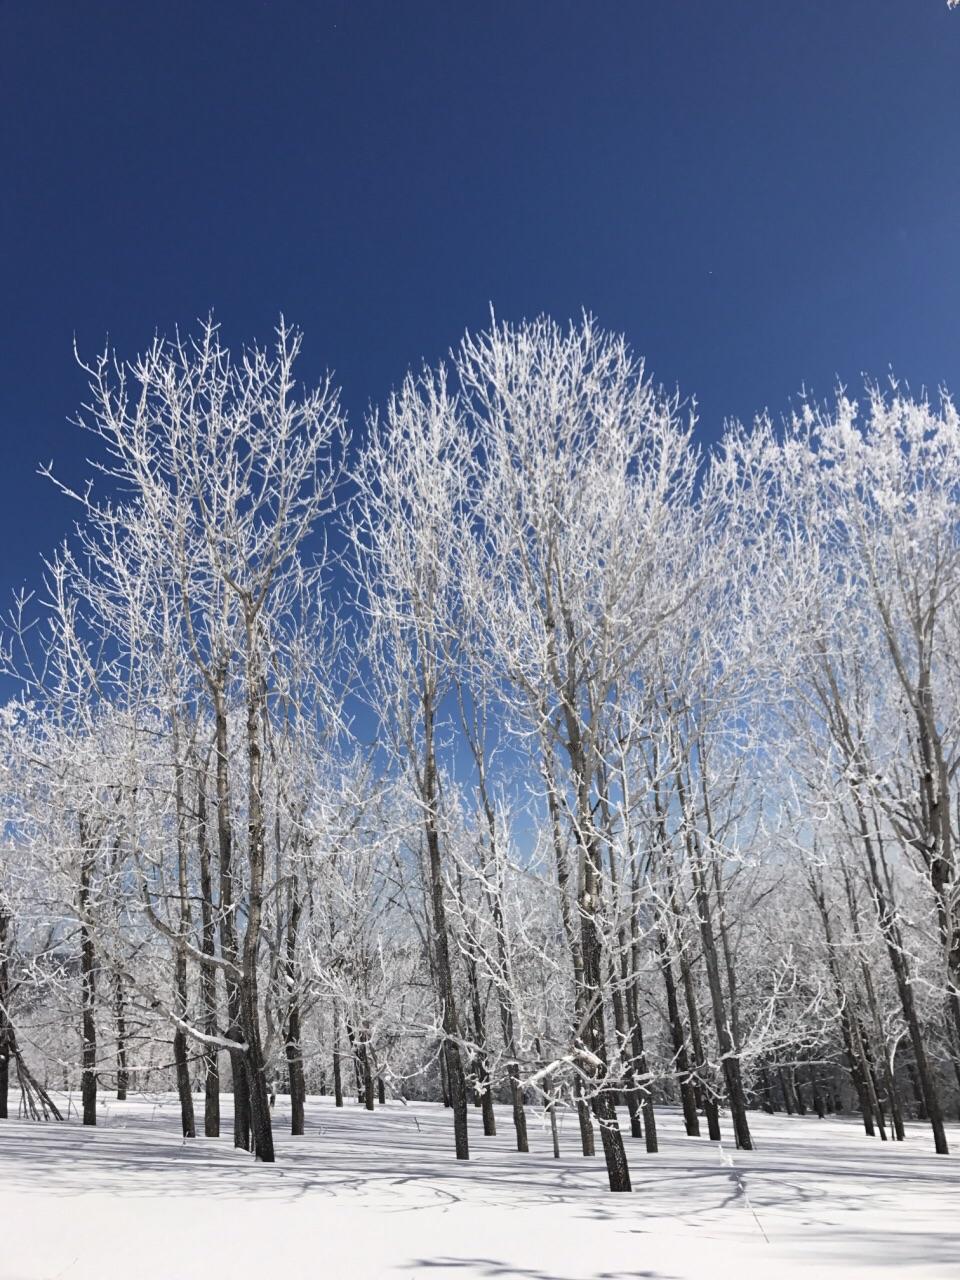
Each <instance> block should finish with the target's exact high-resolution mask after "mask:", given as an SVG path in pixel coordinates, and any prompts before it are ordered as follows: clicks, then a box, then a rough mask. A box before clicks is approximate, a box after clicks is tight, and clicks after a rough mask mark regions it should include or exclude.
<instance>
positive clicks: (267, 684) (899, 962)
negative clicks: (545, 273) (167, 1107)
mask: <svg viewBox="0 0 960 1280" xmlns="http://www.w3.org/2000/svg"><path fill="white" fill-rule="evenodd" d="M300 346H301V337H300V334H299V333H298V332H296V331H294V330H291V329H290V328H289V327H287V326H286V325H285V324H284V323H283V322H281V323H280V325H279V326H278V329H277V333H276V340H275V342H274V343H273V344H272V345H270V346H267V347H260V346H251V347H249V348H245V349H243V350H242V351H240V352H239V353H238V354H232V353H231V352H230V351H229V350H228V349H227V347H226V346H225V345H224V343H223V341H222V338H221V335H220V332H219V329H218V327H217V326H216V324H215V323H214V322H213V321H209V322H207V323H206V324H205V325H203V326H202V327H201V328H200V330H199V331H198V333H197V334H196V336H195V337H192V338H185V337H180V336H178V337H176V338H175V339H174V340H172V341H168V340H161V339H157V340H155V341H154V342H153V343H152V345H151V346H150V348H149V349H148V350H147V351H146V352H145V353H144V354H143V355H141V356H140V357H138V358H137V359H136V360H134V361H132V362H129V363H125V362H123V361H121V360H120V359H119V358H118V357H117V356H115V355H114V353H112V352H111V351H109V350H108V351H106V352H104V354H103V355H102V356H101V357H99V358H98V359H97V360H96V361H94V362H93V363H92V364H91V365H89V366H88V367H87V368H86V372H87V375H88V381H89V396H88V399H87V403H86V405H85V406H84V407H83V408H82V410H81V412H80V414H79V418H78V425H79V427H80V428H82V429H85V430H86V431H87V432H89V433H90V434H91V436H92V437H93V442H94V450H93V462H92V466H93V472H92V474H91V476H90V479H89V483H86V484H84V485H83V486H80V487H71V486H70V485H68V484H67V483H66V482H65V481H62V480H60V479H58V477H57V476H56V474H55V472H53V471H52V470H51V471H50V473H49V474H50V479H51V481H52V482H53V483H54V484H55V485H57V486H58V487H59V488H60V490H61V491H62V493H63V494H64V495H65V497H66V498H67V499H69V500H70V501H72V502H73V503H74V504H75V505H76V509H77V521H76V526H75V531H74V533H73V534H72V535H71V537H70V538H69V539H68V540H67V541H66V542H65V543H64V544H63V545H62V546H61V547H60V548H58V549H57V550H56V551H55V552H53V553H52V554H50V555H49V556H48V558H47V559H46V560H45V561H44V572H43V579H42V585H38V588H37V591H36V592H35V593H23V594H21V595H19V596H18V597H16V598H15V599H14V601H13V605H12V607H11V609H10V612H9V615H8V617H7V619H6V627H5V641H4V647H3V664H4V669H5V671H6V673H7V675H8V676H9V677H12V678H14V679H15V680H16V681H17V682H18V692H17V694H16V695H15V696H14V697H13V698H11V699H10V700H9V701H8V702H7V704H6V705H5V707H4V708H3V710H2V715H0V735H2V757H0V758H2V770H3V781H2V801H3V806H4V845H3V850H2V854H0V1118H3V1117H6V1116H7V1114H8V1111H9V1101H8V1096H9V1092H10V1086H11V1082H15V1083H16V1084H18V1085H19V1088H20V1099H21V1100H20V1109H21V1111H23V1112H25V1113H26V1114H29V1115H31V1116H34V1117H41V1116H44V1117H45V1116H59V1115H60V1114H61V1113H62V1103H58V1101H57V1099H58V1098H60V1096H61V1094H60V1091H61V1090H67V1091H68V1092H70V1091H72V1090H73V1089H75V1088H78V1089H79V1093H80V1098H81V1102H80V1107H81V1110H82V1116H83V1121H84V1123H86V1124H95V1123H96V1116H97V1091H98V1088H99V1089H101V1090H102V1089H105V1088H110V1089H115V1090H116V1092H117V1096H118V1097H120V1098H123V1097H125V1096H126V1093H127V1090H129V1089H133V1090H144V1089H150V1088H167V1087H175V1088H176V1091H177V1095H178V1098H179V1105H180V1113H181V1120H182V1128H183V1133H184V1135H185V1136H187V1137H194V1136H196V1135H198V1134H201V1133H202V1134H203V1135H204V1136H206V1137H210V1138H212V1137H217V1136H219V1133H220V1104H221V1095H222V1092H223V1091H225V1090H229V1092H230V1094H231V1095H232V1111H233V1140H234V1143H235V1144H236V1145H237V1146H238V1147H241V1148H246V1149H248V1150H251V1151H252V1152H254V1153H255V1154H256V1157H257V1158H258V1159H260V1160H265V1161H272V1160H273V1159H274V1158H275V1148H274V1125H273V1118H272V1110H271V1102H272V1097H273V1095H274V1093H275V1091H276V1090H277V1089H278V1088H280V1089H283V1090H284V1091H286V1092H288V1093H289V1094H290V1098H291V1112H292V1131H293V1134H294V1135H296V1134H302V1133H303V1131H304V1125H305V1099H306V1097H307V1094H308V1093H309V1092H321V1093H323V1092H331V1093H332V1094H333V1095H334V1097H335V1101H336V1104H337V1105H343V1100H344V1095H345V1094H347V1095H350V1094H352V1093H355V1094H356V1097H357V1099H358V1101H359V1102H360V1103H361V1104H362V1105H364V1106H365V1107H367V1108H369V1109H371V1110H373V1109H375V1107H376V1106H377V1105H379V1104H384V1103H385V1102H389V1100H392V1099H403V1098H412V1097H431V1098H436V1099H438V1100H440V1099H442V1100H443V1102H444V1103H445V1104H446V1105H447V1106H448V1107H449V1108H450V1111H451V1113H452V1127H453V1141H454V1150H455V1154H456V1156H457V1157H458V1158H459V1159H468V1158H469V1136H468V1109H469V1107H470V1106H476V1108H477V1109H478V1111H479V1113H480V1116H481V1121H482V1130H483V1133H484V1134H485V1135H489V1134H492V1133H494V1132H495V1129H496V1123H497V1117H496V1115H495V1112H494V1107H493V1103H494V1101H495V1100H500V1101H503V1102H505V1103H508V1104H509V1105H510V1107H511V1111H512V1124H513V1129H514V1131H515V1139H516V1145H517V1149H518V1151H519V1152H525V1151H527V1149H528V1143H529V1137H528V1122H529V1113H530V1112H531V1110H532V1111H533V1112H534V1113H535V1114H536V1116H537V1117H538V1118H543V1117H545V1118H546V1119H547V1120H548V1121H549V1123H550V1126H551V1129H552V1132H553V1139H554V1150H555V1152H556V1151H557V1138H556V1135H557V1125H558V1115H559V1114H560V1113H561V1112H563V1111H566V1110H569V1111H570V1112H571V1114H572V1115H575V1117H576V1121H577V1124H578V1126H579V1135H580V1141H581V1145H582V1150H583V1152H584V1154H585V1155H592V1154H594V1153H595V1150H596V1147H597V1145H599V1148H600V1150H601V1151H602V1154H603V1157H604V1160H605V1164H606V1169H607V1173H608V1177H609V1184H610V1188H611V1190H614V1191H629V1190H630V1185H631V1184H630V1170H629V1158H628V1147H629V1143H628V1142H627V1141H626V1140H625V1132H626V1133H628V1134H629V1136H630V1139H631V1140H636V1141H640V1142H642V1144H643V1146H644V1148H645V1151H646V1152H648V1153H651V1154H652V1153H655V1152H656V1150H657V1109H658V1108H660V1107H663V1106H665V1105H671V1106H674V1105H675V1106H678V1107H680V1108H682V1114H683V1120H684V1124H685V1127H686V1131H687V1133H688V1134H689V1135H691V1136H699V1135H701V1133H702V1131H703V1130H705V1136H706V1137H707V1138H708V1139H709V1140H717V1139H718V1138H719V1137H720V1136H721V1131H722V1125H723V1124H728V1125H729V1127H730V1129H731V1131H732V1134H733V1137H734V1139H735V1141H736V1143H737V1145H738V1146H739V1147H741V1148H744V1149H749V1148H751V1146H752V1145H753V1138H752V1136H751V1115H752V1113H753V1112H755V1111H756V1110H757V1109H758V1108H760V1109H764V1110H766V1111H774V1110H780V1109H783V1110H786V1111H787V1112H790V1113H793V1112H797V1111H799V1112H803V1111H805V1110H810V1111H813V1112H815V1113H816V1114H818V1115H821V1116H822V1115H824V1114H825V1113H826V1112H835V1111H836V1112H839V1111H856V1112H859V1114H860V1116H861V1117H862V1123H863V1126H864V1129H865V1132H866V1134H867V1135H871V1136H876V1137H877V1138H878V1140H883V1141H886V1140H888V1139H890V1140H897V1139H901V1138H902V1137H903V1133H904V1122H905V1120H907V1119H911V1118H919V1119H922V1120H923V1121H925V1122H926V1123H928V1124H929V1126H930V1130H931V1135H932V1141H933V1145H934V1147H935V1150H936V1151H937V1152H940V1153H946V1151H947V1139H946V1131H945V1122H946V1117H947V1116H948V1115H949V1114H950V1113H951V1112H956V1109H957V1106H958V1103H960V879H958V874H957V872H958V865H957V864H958V852H957V849H958V839H960V794H958V788H957V777H956V774H957V769H958V764H960V645H958V638H960V630H958V620H960V615H958V611H960V537H958V534H960V520H958V517H960V420H958V414H957V410H956V408H955V407H954V405H953V403H952V401H951V400H950V399H949V397H948V396H946V395H945V394H943V395H940V396H938V397H934V398H931V397H927V396H925V395H921V396H915V395H912V394H911V393H910V392H909V391H908V390H907V389H905V388H903V387H901V386H899V385H897V384H896V383H893V382H891V383H890V385H888V386H886V387H879V386H875V385H867V386H866V387H865V389H864V392H863V394H862V396H861V397H860V398H859V399H857V400H855V399H853V398H851V397H850V396H849V395H848V394H847V393H845V392H840V393H838V394H837V396H836V398H835V400H834V401H833V402H832V403H830V404H818V403H815V402H812V401H810V402H803V403H801V405H800V406H799V407H798V408H797V409H796V410H795V411H794V412H792V413H791V414H790V415H789V416H788V417H787V418H786V419H785V420H783V421H781V422H776V423H775V422H773V421H772V420H770V419H769V418H767V417H761V418H758V419H757V420H756V421H755V422H753V423H752V424H750V425H749V426H742V425H740V424H736V423H733V424H729V425H728V426H727V427H725V429H724V432H723V434H722V436H721V438H720V440H719V441H718V442H717V443H716V444H715V445H714V446H712V447H710V448H703V447H701V446H700V445H699V443H698V440H697V424H696V421H695V415H694V412H693V410H692V408H691V406H690V405H688V404H686V403H685V402H683V401H682V400H681V398H680V396H679V394H678V393H675V392H668V391H665V390H664V389H663V388H661V387H659V386H658V385H656V384H655V382H654V381H653V380H652V379H651V378H650V377H649V376H648V375H647V373H646V371H645V369H644V365H643V362H642V361H640V360H638V359H637V358H636V357H635V356H634V355H633V354H632V352H631V350H630V348H629V346H628V344H627V342H626V341H625V339H624V338H622V337H620V336H617V335H614V334H609V333H606V332H604V331H603V330H601V329H600V328H599V327H598V326H597V325H596V323H595V322H594V321H593V320H592V319H591V318H590V317H584V318H583V319H582V321H580V322H579V323H576V324H571V325H569V326H567V327H563V326H560V325H558V324H556V323H554V322H553V321H551V320H550V319H547V318H541V319H538V320H536V321H533V322H529V323H522V324H519V325H511V324H504V323H499V322H497V321H496V320H495V319H491V324H490V326H489V328H488V329H487V330H486V332H483V333H479V334H476V335H469V334H468V335H467V336H466V337H465V338H464V339H463V341H462V342H461V343H460V345H459V346H458V347H457V348H456V349H455V350H454V351H452V352H451V353H450V355H449V358H448V360H447V361H446V362H445V363H441V364H438V365H437V366H435V367H424V368H423V369H422V370H421V371H419V372H418V373H411V374H409V375H408V376H407V377H406V378H405V379H404V381H403V383H402V385H401V386H400V387H399V389H398V390H396V391H395V392H394V393H393V394H392V395H391V396H390V397H389V399H388V400H387V402H386V403H385V404H384V405H383V406H382V407H381V408H380V409H379V410H376V411H372V412H371V413H370V414H369V415H368V417H367V420H366V421H365V422H364V424H363V426H362V429H361V430H360V431H359V433H358V438H357V439H356V440H352V439H351V437H350V435H349V432H348V426H347V422H346V415H345V413H344V411H343V409H342V407H341V405H340V400H339V393H338V390H337V388H336V387H335V386H334V385H333V383H332V382H331V381H330V380H329V379H327V380H325V381H323V382H322V383H321V384H320V385H319V386H317V387H316V388H308V387H305V386H304V385H303V384H302V383H301V382H299V381H298V380H297V378H296V376H295V365H296V361H297V358H298V356H299V353H300ZM201 1100H202V1101H201ZM201 1109H202V1117H201V1116H200V1114H199V1112H200V1110H201ZM598 1138H599V1144H598V1141H597V1140H598Z"/></svg>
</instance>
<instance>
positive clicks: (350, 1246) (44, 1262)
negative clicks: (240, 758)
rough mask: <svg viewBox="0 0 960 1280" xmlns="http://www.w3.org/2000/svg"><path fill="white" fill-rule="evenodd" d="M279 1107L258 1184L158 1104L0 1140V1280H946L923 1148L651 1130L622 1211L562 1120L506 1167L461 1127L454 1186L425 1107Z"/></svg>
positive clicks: (948, 1224)
mask: <svg viewBox="0 0 960 1280" xmlns="http://www.w3.org/2000/svg"><path fill="white" fill-rule="evenodd" d="M224 1102H225V1103H229V1098H224ZM285 1102H286V1100H285V1099H283V1098H281V1099H278V1103H277V1110H276V1114H275V1121H276V1130H277V1145H278V1163H277V1164H276V1165H273V1166H267V1165H258V1164H255V1163H254V1162H253V1161H252V1159H251V1158H250V1157H249V1156H247V1155H246V1154H245V1153H242V1152H237V1151H235V1150H234V1149H233V1148H232V1146H231V1142H230V1137H229V1136H224V1137H222V1138H221V1139H219V1140H217V1141H214V1140H209V1139H196V1140H192V1141H190V1142H188V1143H184V1142H183V1140H182V1139H181V1138H180V1136H179V1126H178V1109H177V1105H176V1099H175V1098H174V1097H172V1096H170V1095H164V1096H161V1097H159V1098H156V1099H152V1100H147V1099H138V1100H133V1101H130V1102H127V1103H117V1102H115V1101H113V1100H110V1099H104V1100H103V1103H102V1111H103V1113H104V1114H102V1115H101V1123H100V1125H99V1127H98V1128H96V1129H84V1128H82V1127H81V1125H80V1124H79V1123H77V1122H76V1118H75V1107H74V1109H73V1112H72V1118H71V1120H70V1122H69V1123H65V1124H62V1125H58V1124H55V1123H50V1124H31V1123H26V1122H22V1121H17V1120H11V1121H8V1122H5V1123H3V1124H2V1125H0V1223H2V1232H0V1280H193V1278H194V1277H197V1278H199V1277H203V1280H209V1277H211V1276H241V1275H242V1276H247V1275H258V1274H259V1275H263V1276H265V1277H273V1276H283V1277H284V1278H285V1280H301V1278H303V1280H307V1278H308V1277H309V1278H311V1280H312V1278H313V1277H324V1280H369V1278H371V1277H376V1278H377V1280H381V1278H383V1280H386V1278H388V1277H394V1278H396V1280H412V1278H413V1277H417V1278H418V1280H474V1278H476V1280H480V1278H497V1277H503V1278H507V1277H520V1278H522V1280H640V1278H641V1277H642V1278H643V1280H725V1278H726V1277H731V1278H732V1277H736V1278H737V1280H744V1278H746V1277H757V1278H758V1280H759V1278H760V1277H762V1278H763V1280H780V1278H781V1277H787V1278H789V1277H794V1276H803V1277H831V1278H835V1280H840V1278H841V1277H842V1278H843V1280H867V1277H879V1276H884V1277H892V1276H897V1277H900V1276H903V1277H911V1278H914V1277H916V1278H917V1280H920V1278H921V1277H924V1278H926V1277H930V1278H933V1277H939V1278H942V1280H947V1277H950V1278H951V1280H956V1277H957V1276H958V1275H960V1237H958V1234H957V1225H956V1224H957V1211H958V1209H960V1162H958V1161H957V1159H956V1158H955V1157H952V1156H951V1157H937V1156H935V1155H934V1154H933V1153H932V1151H931V1150H930V1137H929V1130H928V1129H927V1128H926V1127H925V1126H921V1125H911V1126H909V1131H908V1136H907V1140H906V1142H904V1143H902V1144H894V1143H886V1144H881V1143H880V1142H879V1141H877V1140H870V1139H868V1138H866V1137H865V1136H864V1134H863V1132H862V1130H860V1129H858V1125H857V1123H855V1122H854V1120H853V1119H852V1118H851V1119H850V1120H837V1119H827V1120H822V1121H818V1120H816V1119H815V1118H808V1117H804V1118H799V1117H793V1118H787V1117H783V1116H776V1117H771V1116H760V1115H757V1114H756V1113H753V1114H751V1127H752V1128H754V1130H755V1133H756V1139H757V1147H758V1149H757V1150H756V1151H754V1152H738V1151H734V1150H732V1149H730V1148H728V1147H727V1145H726V1144H723V1146H721V1147H719V1148H718V1147H717V1146H716V1145H712V1144H711V1143H709V1142H708V1141H707V1140H706V1139H690V1138H686V1137H685V1136H684V1135H683V1130H682V1126H681V1123H680V1118H679V1116H678V1115H677V1114H676V1113H675V1112H671V1111H663V1112H661V1113H660V1115H659V1117H658V1120H659V1125H660V1131H661V1152H660V1154H659V1155H656V1156H648V1155H646V1154H645V1153H644V1152H643V1146H642V1143H638V1142H636V1141H631V1142H630V1148H631V1150H630V1160H631V1172H632V1175H633V1179H634V1188H635V1190H634V1193H633V1194H632V1195H619V1196H616V1195H612V1194H610V1193H609V1192H608V1191H607V1190H606V1174H605V1172H604V1167H603V1161H602V1159H601V1158H599V1157H598V1158H595V1159H590V1160H585V1159H583V1157H581V1156H579V1155H578V1152H577V1132H576V1125H575V1122H574V1121H573V1120H572V1119H571V1117H567V1119H566V1122H565V1124H564V1127H563V1132H562V1141H561V1159H560V1160H558V1161H555V1160H553V1159H552V1158H551V1149H550V1138H549V1132H548V1131H547V1130H546V1129H542V1130H541V1129H538V1128H537V1127H536V1124H535V1122H533V1124H532V1126H531V1147H532V1151H531V1154H530V1155H528V1156H519V1155H517V1153H516V1152H515V1151H513V1150H512V1126H511V1123H510V1113H509V1111H508V1110H506V1109H499V1112H498V1116H497V1123H498V1128H499V1133H498V1136H497V1137H495V1138H486V1139H485V1138H484V1137H483V1136H482V1133H481V1131H480V1122H479V1113H476V1114H474V1113H473V1111H472V1110H471V1116H470V1128H471V1132H470V1140H471V1146H472V1154H473V1158H472V1159H471V1161H470V1162H469V1164H458V1163H457V1162H456V1161H455V1160H454V1158H453V1155H452V1150H451V1148H452V1132H451V1123H450V1116H449V1112H446V1113H445V1112H444V1111H443V1109H442V1108H441V1107H439V1106H438V1105H435V1104H430V1103H411V1104H409V1105H407V1106H404V1105H403V1104H401V1103H399V1102H390V1103H389V1104H388V1105H387V1107H386V1108H384V1109H378V1110H377V1111H376V1112H374V1113H369V1112H366V1111H364V1110H362V1109H361V1108H359V1107H358V1106H357V1105H356V1103H348V1104H347V1106H346V1107H344V1109H343V1110H342V1111H337V1110H336V1109H335V1108H334V1106H333V1104H332V1101H331V1100H330V1099H326V1098H324V1099H317V1098H312V1099H310V1100H309V1101H308V1110H307V1133H306V1135H305V1136H304V1137H302V1138H291V1137H289V1136H287V1135H285V1134H284V1132H283V1125H284V1120H285V1116H286V1111H285ZM224 1119H225V1122H226V1123H225V1124H224V1129H223V1132H224V1134H225V1135H229V1134H230V1131H231V1130H230V1118H229V1113H227V1114H226V1115H225V1117H224ZM531 1121H533V1117H532V1116H531ZM950 1138H951V1141H952V1142H953V1143H954V1144H958V1145H960V1135H958V1134H957V1132H956V1130H955V1129H954V1131H953V1132H952V1133H951V1134H950ZM598 1146H599V1144H598Z"/></svg>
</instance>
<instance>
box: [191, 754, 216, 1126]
mask: <svg viewBox="0 0 960 1280" xmlns="http://www.w3.org/2000/svg"><path fill="white" fill-rule="evenodd" d="M205 772H206V766H205V765H200V766H199V767H198V768H197V847H198V852H199V855H200V947H201V950H202V951H203V954H204V955H205V956H211V957H212V956H215V955H216V951H217V943H216V924H215V911H214V901H213V875H212V871H211V866H210V846H209V844H208V842H207V793H206V778H205ZM200 1004H201V1007H202V1009H203V1029H204V1032H205V1034H206V1035H208V1036H215V1035H216V1034H217V1027H218V1017H219V1015H218V1009H217V970H216V966H215V965H213V964H204V965H201V966H200ZM202 1055H203V1056H202V1062H203V1081H204V1088H203V1092H204V1099H203V1133H204V1136H205V1137H207V1138H219V1137H220V1059H219V1054H218V1052H217V1050H216V1048H215V1047H214V1046H213V1045H204V1046H203V1050H202Z"/></svg>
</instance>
